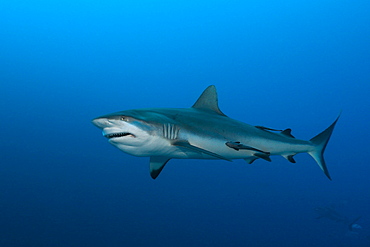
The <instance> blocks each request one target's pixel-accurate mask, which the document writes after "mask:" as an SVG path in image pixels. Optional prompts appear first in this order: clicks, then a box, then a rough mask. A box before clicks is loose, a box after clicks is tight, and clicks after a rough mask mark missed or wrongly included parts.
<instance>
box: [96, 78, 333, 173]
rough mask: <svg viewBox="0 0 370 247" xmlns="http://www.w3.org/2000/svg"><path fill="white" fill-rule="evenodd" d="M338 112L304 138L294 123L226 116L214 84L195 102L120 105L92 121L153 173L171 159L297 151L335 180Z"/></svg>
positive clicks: (229, 157) (250, 158)
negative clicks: (332, 155)
mask: <svg viewBox="0 0 370 247" xmlns="http://www.w3.org/2000/svg"><path fill="white" fill-rule="evenodd" d="M338 118H339V116H338ZM338 118H337V119H336V120H335V121H334V122H333V123H332V124H331V125H330V126H329V127H328V128H327V129H326V130H324V131H323V132H321V133H320V134H318V135H317V136H315V137H314V138H312V139H311V140H309V141H304V140H299V139H296V138H294V137H293V135H292V134H291V129H285V130H276V129H271V128H267V127H263V126H252V125H249V124H246V123H243V122H240V121H237V120H234V119H232V118H229V117H227V116H226V115H225V114H224V113H223V112H222V111H221V110H220V109H219V107H218V98H217V92H216V88H215V86H213V85H211V86H209V87H208V88H206V89H205V90H204V92H203V93H202V95H201V96H200V97H199V98H198V100H197V101H196V102H195V104H194V105H193V106H192V107H191V108H145V109H134V110H127V111H120V112H115V113H111V114H107V115H103V116H100V117H97V118H95V119H93V120H92V123H93V124H94V125H95V126H97V127H98V128H100V129H102V130H103V136H104V137H106V138H107V139H108V141H109V143H111V144H112V145H113V146H116V147H117V148H118V149H120V150H122V151H123V152H125V153H128V154H131V155H134V156H142V157H143V156H144V157H150V175H151V177H152V178H153V179H155V178H157V176H158V175H159V174H160V172H161V171H162V169H163V168H164V166H165V165H166V163H167V162H168V161H169V160H170V159H222V160H227V161H231V160H233V159H244V160H245V161H246V162H247V163H249V164H251V163H252V162H254V161H255V160H257V159H264V160H266V161H271V158H270V156H271V155H281V156H283V157H284V158H286V159H287V160H288V161H290V162H292V163H295V160H294V158H293V156H294V155H296V154H298V153H308V154H309V155H311V156H312V157H313V159H314V160H315V161H316V162H317V164H318V165H319V167H320V168H321V170H322V171H323V172H324V173H325V175H326V176H327V177H328V178H329V179H330V180H331V178H330V175H329V172H328V169H327V167H326V164H325V161H324V157H323V154H324V151H325V148H326V145H327V143H328V141H329V139H330V136H331V134H332V132H333V129H334V127H335V124H336V123H337V121H338Z"/></svg>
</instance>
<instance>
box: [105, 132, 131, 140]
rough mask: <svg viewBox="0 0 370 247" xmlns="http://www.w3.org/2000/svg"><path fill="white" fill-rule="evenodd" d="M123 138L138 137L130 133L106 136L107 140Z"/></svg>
mask: <svg viewBox="0 0 370 247" xmlns="http://www.w3.org/2000/svg"><path fill="white" fill-rule="evenodd" d="M123 136H131V137H136V136H135V135H134V134H131V133H128V132H121V133H114V134H107V135H105V137H106V138H108V139H112V138H118V137H123Z"/></svg>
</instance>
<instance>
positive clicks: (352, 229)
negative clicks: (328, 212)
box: [348, 216, 361, 232]
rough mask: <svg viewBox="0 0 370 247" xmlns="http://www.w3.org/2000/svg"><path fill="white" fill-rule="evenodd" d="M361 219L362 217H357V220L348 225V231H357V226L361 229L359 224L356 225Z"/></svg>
mask: <svg viewBox="0 0 370 247" xmlns="http://www.w3.org/2000/svg"><path fill="white" fill-rule="evenodd" d="M360 218H361V216H359V217H357V218H356V219H354V220H353V221H352V222H351V223H350V224H349V225H348V229H349V230H350V231H351V232H353V231H354V230H355V228H356V227H355V226H357V227H359V225H358V224H356V222H357V221H358V220H359V219H360Z"/></svg>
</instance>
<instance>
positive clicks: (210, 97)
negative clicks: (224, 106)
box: [192, 85, 226, 116]
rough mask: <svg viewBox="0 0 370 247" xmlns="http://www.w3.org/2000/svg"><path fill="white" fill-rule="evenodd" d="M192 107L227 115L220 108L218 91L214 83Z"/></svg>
mask: <svg viewBox="0 0 370 247" xmlns="http://www.w3.org/2000/svg"><path fill="white" fill-rule="evenodd" d="M192 107H193V108H196V109H201V110H204V111H208V112H213V113H216V114H219V115H222V116H226V115H225V114H224V113H223V112H222V111H221V110H220V108H218V97H217V91H216V87H215V86H214V85H211V86H209V87H207V88H206V89H205V90H204V91H203V93H202V94H201V95H200V97H199V98H198V100H197V102H195V104H194V105H193V106H192Z"/></svg>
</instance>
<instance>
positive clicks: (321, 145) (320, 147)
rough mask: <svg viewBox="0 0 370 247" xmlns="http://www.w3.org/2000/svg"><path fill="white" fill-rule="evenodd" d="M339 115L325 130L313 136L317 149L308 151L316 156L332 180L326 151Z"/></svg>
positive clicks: (322, 168) (318, 162)
mask: <svg viewBox="0 0 370 247" xmlns="http://www.w3.org/2000/svg"><path fill="white" fill-rule="evenodd" d="M338 119H339V116H338V117H337V119H336V120H335V121H334V122H333V123H332V124H331V125H330V126H329V127H328V128H327V129H326V130H324V131H323V132H321V133H320V134H318V135H317V136H315V137H314V138H312V139H311V140H310V141H311V142H312V143H313V144H314V145H315V149H314V150H313V151H311V152H308V154H309V155H311V156H312V158H314V160H315V161H316V162H317V164H318V165H319V166H320V168H321V170H323V172H324V173H325V175H326V176H327V177H328V178H329V179H330V180H331V177H330V175H329V171H328V168H327V167H326V164H325V160H324V151H325V148H326V145H327V144H328V142H329V139H330V136H331V134H332V133H333V130H334V127H335V124H336V123H337V121H338Z"/></svg>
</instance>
